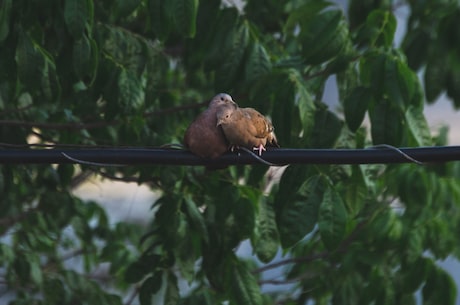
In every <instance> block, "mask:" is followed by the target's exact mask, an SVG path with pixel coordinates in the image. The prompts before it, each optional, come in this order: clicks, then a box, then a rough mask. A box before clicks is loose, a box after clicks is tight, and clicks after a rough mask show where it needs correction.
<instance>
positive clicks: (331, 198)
mask: <svg viewBox="0 0 460 305" xmlns="http://www.w3.org/2000/svg"><path fill="white" fill-rule="evenodd" d="M346 223H347V211H346V210H345V206H344V204H343V201H342V198H341V197H340V195H339V194H338V193H337V191H335V190H334V189H333V188H332V187H330V186H329V187H328V188H327V189H326V191H325V193H324V197H323V201H322V202H321V205H320V207H319V219H318V228H319V232H320V234H321V239H322V241H323V242H324V244H325V246H326V247H327V248H328V249H335V248H337V246H338V245H339V243H340V241H341V240H342V238H343V236H344V235H345V229H346Z"/></svg>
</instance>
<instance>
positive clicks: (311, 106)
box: [289, 69, 316, 137]
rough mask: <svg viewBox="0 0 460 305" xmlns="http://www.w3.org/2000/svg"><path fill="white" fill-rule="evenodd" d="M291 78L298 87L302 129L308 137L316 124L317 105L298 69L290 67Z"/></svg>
mask: <svg viewBox="0 0 460 305" xmlns="http://www.w3.org/2000/svg"><path fill="white" fill-rule="evenodd" d="M289 78H290V80H291V81H292V82H293V83H294V85H295V89H296V104H297V106H298V108H299V114H300V121H301V122H302V127H303V130H302V131H303V133H304V135H305V136H306V137H308V136H309V135H310V133H311V129H312V127H313V126H314V124H315V114H316V106H315V103H314V100H313V97H312V95H311V94H310V92H309V91H308V89H307V87H306V85H305V82H304V81H303V79H302V76H301V75H300V73H299V72H298V71H297V70H294V69H290V70H289Z"/></svg>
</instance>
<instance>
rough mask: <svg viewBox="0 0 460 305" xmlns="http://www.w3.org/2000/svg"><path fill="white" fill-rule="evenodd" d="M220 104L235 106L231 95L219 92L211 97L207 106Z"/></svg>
mask: <svg viewBox="0 0 460 305" xmlns="http://www.w3.org/2000/svg"><path fill="white" fill-rule="evenodd" d="M221 105H231V106H233V107H237V105H236V103H235V102H234V101H233V99H232V97H231V96H230V95H229V94H227V93H219V94H217V95H216V96H215V97H213V98H212V100H211V103H209V107H217V106H221Z"/></svg>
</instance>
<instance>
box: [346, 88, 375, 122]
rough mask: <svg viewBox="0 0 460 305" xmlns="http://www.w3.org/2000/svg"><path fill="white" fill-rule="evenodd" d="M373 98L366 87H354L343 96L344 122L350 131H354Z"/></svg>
mask: <svg viewBox="0 0 460 305" xmlns="http://www.w3.org/2000/svg"><path fill="white" fill-rule="evenodd" d="M372 98H373V95H372V91H371V90H370V89H369V88H366V87H361V86H360V87H356V88H354V89H353V91H351V93H350V94H349V95H348V96H347V97H345V100H344V102H343V108H344V112H345V122H347V125H348V128H350V130H351V131H356V130H357V129H358V128H359V127H360V126H361V123H362V122H363V120H364V115H365V114H366V111H367V109H368V107H369V104H370V103H371V101H372Z"/></svg>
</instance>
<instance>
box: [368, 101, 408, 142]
mask: <svg viewBox="0 0 460 305" xmlns="http://www.w3.org/2000/svg"><path fill="white" fill-rule="evenodd" d="M369 117H370V120H371V134H372V142H373V143H374V144H375V145H377V144H389V145H393V146H399V145H400V144H401V141H402V131H403V117H402V115H401V112H400V109H399V108H397V107H395V106H394V105H392V104H391V102H389V101H387V100H382V101H378V102H376V103H375V104H374V105H371V108H370V111H369Z"/></svg>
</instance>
